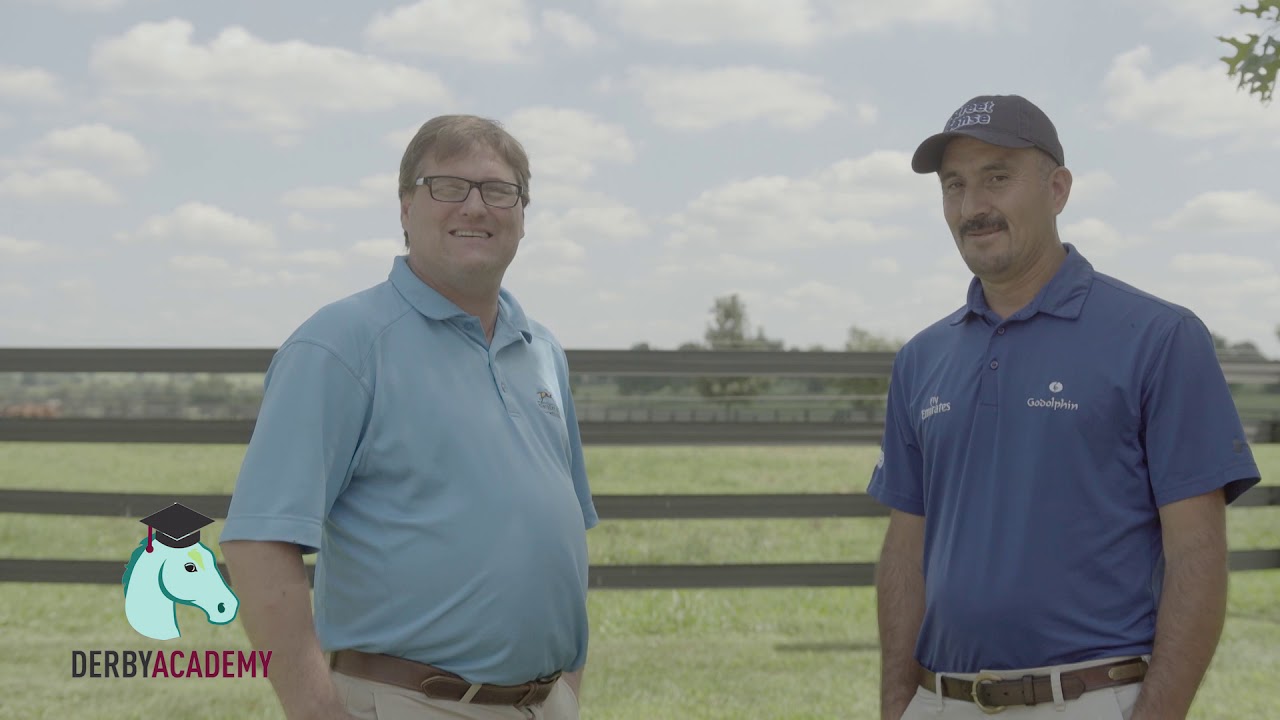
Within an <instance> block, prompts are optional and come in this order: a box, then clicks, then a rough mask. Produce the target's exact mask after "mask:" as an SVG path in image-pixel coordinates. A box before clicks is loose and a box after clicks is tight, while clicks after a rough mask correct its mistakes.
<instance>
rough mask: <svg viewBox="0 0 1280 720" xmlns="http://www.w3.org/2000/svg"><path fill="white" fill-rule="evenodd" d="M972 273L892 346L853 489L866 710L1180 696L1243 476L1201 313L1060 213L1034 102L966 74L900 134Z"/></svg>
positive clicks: (1078, 710)
mask: <svg viewBox="0 0 1280 720" xmlns="http://www.w3.org/2000/svg"><path fill="white" fill-rule="evenodd" d="M912 167H913V169H914V170H915V171H916V172H918V173H935V172H936V173H937V175H938V179H939V181H940V183H941V189H942V205H943V213H944V215H945V218H946V221H947V224H948V225H949V226H950V228H951V231H952V235H953V236H954V239H955V243H956V247H957V248H958V249H959V251H960V255H961V257H962V258H963V259H964V261H965V264H966V265H968V267H969V269H970V270H971V271H972V272H973V274H974V276H975V277H974V279H973V281H972V283H971V284H970V286H969V293H968V299H967V302H966V303H965V305H964V306H963V307H961V308H960V309H959V310H957V311H955V312H954V313H952V314H951V315H950V316H948V317H946V318H943V319H942V320H940V321H939V322H937V323H935V324H933V325H932V326H930V327H928V328H926V329H925V330H924V331H922V332H921V333H919V334H918V335H917V336H916V337H914V338H913V339H912V340H911V341H910V342H909V343H907V344H906V346H904V347H903V348H902V350H901V351H900V352H899V353H898V355H897V357H896V359H895V361H894V366H893V374H892V378H891V381H890V389H889V400H888V402H889V405H888V416H887V420H886V423H885V431H884V443H883V448H882V450H883V452H882V455H881V459H880V461H879V463H877V466H876V469H875V471H874V472H873V474H872V479H871V483H870V486H869V488H868V492H869V493H870V494H871V495H873V496H874V497H876V498H877V499H878V500H879V501H880V502H882V503H884V504H886V505H888V506H889V507H890V508H891V514H890V521H889V529H888V532H887V533H886V537H885V542H884V548H883V551H882V554H881V558H880V563H879V565H878V570H877V581H876V585H877V597H878V607H879V611H878V614H879V624H880V637H881V653H882V657H881V659H882V679H881V715H882V717H883V718H890V719H892V720H898V719H899V718H913V719H914V718H926V717H928V718H935V717H939V716H942V717H957V718H959V717H983V716H984V713H987V712H1001V711H1007V712H1006V713H1005V717H1008V718H1030V717H1053V718H1064V719H1065V718H1090V719H1091V720H1096V719H1097V718H1120V717H1123V718H1132V719H1133V720H1139V719H1145V720H1151V719H1152V718H1159V719H1160V720H1165V719H1168V718H1181V717H1185V715H1186V713H1187V711H1188V708H1189V707H1190V705H1191V701H1192V698H1193V697H1194V696H1195V692H1196V689H1197V687H1198V685H1199V683H1200V680H1201V678H1202V677H1203V675H1204V672H1205V669H1206V667H1207V666H1208V664H1209V661H1210V659H1211V658H1212V656H1213V652H1214V649H1215V647H1216V645H1217V642H1218V637H1219V635H1220V633H1221V630H1222V623H1223V619H1224V615H1225V607H1226V586H1227V549H1226V535H1225V524H1226V518H1225V516H1226V513H1225V504H1226V503H1229V502H1231V501H1232V500H1234V499H1235V498H1236V497H1238V496H1239V495H1240V494H1241V493H1242V492H1244V491H1245V490H1247V489H1248V488H1249V487H1251V486H1252V485H1254V484H1256V483H1257V481H1258V479H1259V472H1258V468H1257V465H1256V464H1255V462H1254V460H1253V456H1252V454H1251V452H1250V450H1249V445H1248V442H1247V441H1246V438H1245V435H1244V431H1243V428H1242V427H1241V423H1240V419H1239V416H1238V415H1237V413H1236V410H1235V406H1234V404H1233V402H1232V399H1231V396H1230V394H1229V392H1228V389H1227V385H1226V382H1225V379H1224V377H1223V374H1222V370H1221V368H1220V366H1219V365H1218V362H1217V359H1216V357H1215V354H1214V348H1213V342H1212V339H1211V337H1210V335H1209V332H1208V330H1207V329H1206V328H1205V326H1204V324H1203V323H1202V322H1201V321H1200V320H1199V319H1198V318H1197V317H1196V316H1195V315H1194V314H1193V313H1192V312H1190V311H1189V310H1187V309H1185V308H1182V307H1179V306H1177V305H1174V304H1172V303H1169V302H1166V301H1164V300H1161V299H1159V298H1156V297H1153V296H1151V295H1148V294H1146V293H1144V292H1142V291H1140V290H1137V289H1135V288H1133V287H1130V286H1129V285H1126V284H1124V283H1122V282H1120V281H1119V280H1116V279H1114V278H1112V277H1109V276H1107V275H1104V274H1102V273H1099V272H1096V271H1095V270H1094V269H1093V266H1092V265H1090V264H1089V262H1088V261H1087V260H1085V258H1084V256H1083V255H1082V254H1081V253H1080V251H1079V250H1078V249H1076V247H1074V246H1073V245H1071V244H1068V243H1064V242H1062V240H1061V239H1060V238H1059V236H1058V231H1057V216H1058V214H1059V213H1060V212H1061V211H1062V209H1063V208H1064V207H1065V205H1066V203H1067V198H1068V196H1069V194H1070V191H1071V173H1070V171H1068V170H1067V168H1066V167H1064V161H1063V150H1062V145H1061V144H1060V142H1059V140H1058V135H1057V131H1056V129H1055V128H1054V126H1053V124H1052V123H1051V122H1050V121H1049V118H1048V117H1047V116H1046V115H1045V114H1044V113H1043V112H1042V111H1041V110H1040V109H1039V108H1037V107H1036V106H1035V105H1033V104H1032V103H1030V102H1028V101H1027V100H1026V99H1024V98H1021V97H1018V96H1015V95H1008V96H982V97H977V98H974V99H973V100H971V101H970V102H968V103H966V104H965V105H964V106H962V107H961V108H960V109H958V110H956V111H955V113H953V114H952V116H951V117H950V118H949V119H948V121H947V124H946V126H945V127H944V129H943V131H942V132H941V133H938V134H936V135H934V136H932V137H930V138H928V139H926V140H925V141H924V142H923V143H921V145H920V146H919V148H918V149H917V150H916V153H915V156H914V158H913V160H912Z"/></svg>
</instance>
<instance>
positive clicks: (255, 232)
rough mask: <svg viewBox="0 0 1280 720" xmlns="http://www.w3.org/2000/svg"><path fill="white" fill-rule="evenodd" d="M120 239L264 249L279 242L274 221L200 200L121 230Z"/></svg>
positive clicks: (117, 236)
mask: <svg viewBox="0 0 1280 720" xmlns="http://www.w3.org/2000/svg"><path fill="white" fill-rule="evenodd" d="M116 239H117V240H120V241H122V242H180V243H185V244H188V245H198V246H204V247H216V246H234V247H244V248H251V249H260V250H261V249H270V248H272V247H274V246H275V243H276V237H275V232H274V231H272V229H271V226H270V225H268V224H266V223H261V222H256V221H254V220H250V219H248V218H244V217H240V216H239V215H234V214H232V213H230V212H227V211H226V210H223V209H222V208H219V207H216V206H214V205H207V204H205V203H200V202H189V203H185V204H183V205H179V206H178V207H177V208H174V210H173V212H171V213H169V214H167V215H156V216H154V217H151V218H149V219H148V220H147V221H146V222H144V223H143V224H142V227H140V228H139V229H138V230H137V232H134V233H120V234H117V235H116ZM198 257H204V256H198ZM184 262H187V261H184ZM199 262H206V260H200V261H199Z"/></svg>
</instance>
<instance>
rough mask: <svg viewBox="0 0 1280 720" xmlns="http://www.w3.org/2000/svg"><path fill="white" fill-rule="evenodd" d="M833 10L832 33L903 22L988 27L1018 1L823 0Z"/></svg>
mask: <svg viewBox="0 0 1280 720" xmlns="http://www.w3.org/2000/svg"><path fill="white" fill-rule="evenodd" d="M821 4H822V6H823V7H824V8H826V9H827V10H828V12H829V13H830V16H829V18H827V19H825V21H824V22H825V25H826V27H827V28H828V29H829V31H830V33H831V34H832V35H837V36H840V35H848V34H851V33H871V32H883V31H885V30H890V29H893V28H895V27H898V26H903V25H943V26H948V27H953V28H975V29H977V28H983V29H989V28H991V27H993V26H995V25H997V24H998V23H999V22H1000V21H1001V20H1002V19H1007V18H1008V16H1009V13H1010V12H1012V11H1015V10H1016V9H1017V5H1018V3H1010V2H1000V0H915V1H914V2H884V0H823V1H822V3H821Z"/></svg>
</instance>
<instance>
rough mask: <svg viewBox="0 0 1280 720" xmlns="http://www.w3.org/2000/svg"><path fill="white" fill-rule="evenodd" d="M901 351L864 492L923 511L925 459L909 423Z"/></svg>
mask: <svg viewBox="0 0 1280 720" xmlns="http://www.w3.org/2000/svg"><path fill="white" fill-rule="evenodd" d="M902 362H903V360H902V353H901V352H899V353H898V356H897V357H895V358H894V360H893V372H892V373H891V374H890V378H889V399H888V407H887V409H886V411H885V421H884V437H883V439H882V440H881V442H880V459H879V460H878V461H877V462H876V467H875V470H873V471H872V472H871V484H870V485H868V486H867V494H868V495H870V496H872V497H874V498H875V499H876V500H879V501H880V502H881V503H883V504H885V505H888V506H889V507H891V508H893V509H895V510H901V511H902V512H906V513H911V514H912V515H924V514H925V513H924V461H923V459H922V456H921V454H920V446H919V443H918V442H917V441H916V433H915V426H914V425H912V424H911V417H910V415H909V409H908V408H909V406H908V403H907V393H906V388H905V387H904V383H903V382H902Z"/></svg>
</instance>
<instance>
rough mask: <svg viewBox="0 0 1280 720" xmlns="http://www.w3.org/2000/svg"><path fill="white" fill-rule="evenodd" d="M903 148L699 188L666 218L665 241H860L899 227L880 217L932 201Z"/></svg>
mask: <svg viewBox="0 0 1280 720" xmlns="http://www.w3.org/2000/svg"><path fill="white" fill-rule="evenodd" d="M934 194H935V191H934V189H933V188H932V187H931V186H930V184H929V183H921V181H920V177H919V176H918V175H916V174H915V173H913V172H912V171H911V168H910V162H909V157H908V156H907V155H904V154H902V153H897V152H888V151H878V152H874V153H872V154H870V155H867V156H865V157H862V158H858V159H853V160H842V161H839V162H836V163H834V164H832V165H831V166H828V167H827V168H824V169H822V170H821V171H819V172H817V173H814V174H812V175H810V176H807V177H801V178H792V177H786V176H777V175H775V176H762V177H756V178H751V179H749V180H744V181H739V182H733V183H729V184H727V185H723V186H721V187H718V188H714V189H712V190H708V191H707V192H704V193H702V195H700V196H699V197H698V198H696V199H695V200H693V201H692V202H690V203H689V205H688V206H687V207H686V208H685V210H684V211H683V212H680V213H677V214H676V215H674V216H672V217H671V218H670V222H671V224H672V225H673V226H674V228H675V229H674V231H673V233H672V234H671V237H670V238H669V239H668V241H667V246H668V247H671V248H680V247H684V246H688V245H693V246H716V247H725V246H740V247H745V248H749V249H756V250H764V249H771V250H779V249H783V248H786V249H794V248H806V247H821V246H826V245H833V244H842V245H848V244H866V243H874V242H878V241H880V240H883V239H886V238H891V237H897V236H900V235H902V233H903V230H902V229H901V228H900V227H897V226H893V225H887V224H883V223H880V222H879V220H880V219H881V218H883V217H884V216H886V215H892V214H895V213H899V212H902V211H904V210H908V209H910V208H914V207H922V206H925V205H927V204H929V203H932V202H934V198H933V195H934Z"/></svg>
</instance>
